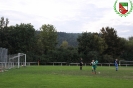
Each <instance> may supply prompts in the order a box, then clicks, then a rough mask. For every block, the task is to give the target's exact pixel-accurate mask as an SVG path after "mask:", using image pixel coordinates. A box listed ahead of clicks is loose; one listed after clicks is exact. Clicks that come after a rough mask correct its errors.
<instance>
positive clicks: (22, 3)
mask: <svg viewBox="0 0 133 88" xmlns="http://www.w3.org/2000/svg"><path fill="white" fill-rule="evenodd" d="M0 2H1V3H0V13H1V14H0V17H2V16H4V17H5V18H9V21H10V25H15V24H20V23H31V24H32V25H34V27H35V29H39V28H40V27H41V25H42V24H52V25H54V26H55V27H56V29H57V31H63V32H73V33H79V32H80V33H81V32H84V31H88V32H99V31H100V29H101V28H102V27H106V26H109V27H113V28H114V29H116V30H117V31H118V35H119V36H123V37H127V36H131V35H132V34H131V32H132V28H133V26H132V25H133V21H132V19H131V18H132V16H133V12H132V13H131V14H130V15H129V16H127V17H120V16H119V15H118V14H116V13H115V11H114V8H113V6H114V2H115V0H100V1H97V0H0Z"/></svg>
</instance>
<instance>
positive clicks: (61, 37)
mask: <svg viewBox="0 0 133 88" xmlns="http://www.w3.org/2000/svg"><path fill="white" fill-rule="evenodd" d="M39 33H40V31H36V34H39ZM57 35H58V37H57V42H58V44H57V47H59V46H60V45H61V44H62V42H63V41H67V42H68V45H69V46H72V47H77V46H78V42H77V38H78V36H79V35H81V33H66V32H57Z"/></svg>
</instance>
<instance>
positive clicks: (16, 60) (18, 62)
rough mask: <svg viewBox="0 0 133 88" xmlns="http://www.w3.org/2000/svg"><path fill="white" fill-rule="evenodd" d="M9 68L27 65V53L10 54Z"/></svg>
mask: <svg viewBox="0 0 133 88" xmlns="http://www.w3.org/2000/svg"><path fill="white" fill-rule="evenodd" d="M8 66H9V68H14V67H17V68H20V66H26V54H24V53H18V54H15V55H9V63H8Z"/></svg>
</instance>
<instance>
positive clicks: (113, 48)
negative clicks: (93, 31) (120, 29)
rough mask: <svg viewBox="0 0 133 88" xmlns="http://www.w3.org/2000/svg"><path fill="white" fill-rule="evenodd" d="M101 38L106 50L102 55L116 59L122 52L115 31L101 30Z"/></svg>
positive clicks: (109, 29)
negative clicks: (106, 46) (103, 40)
mask: <svg viewBox="0 0 133 88" xmlns="http://www.w3.org/2000/svg"><path fill="white" fill-rule="evenodd" d="M101 35H102V38H104V39H105V42H106V44H107V45H108V48H107V49H106V51H105V52H104V54H108V55H112V56H113V58H114V59H115V58H117V57H118V56H119V55H120V54H121V51H122V48H123V47H122V46H120V44H121V43H120V42H121V41H120V38H119V37H118V36H117V32H116V30H114V28H109V27H106V28H102V29H101Z"/></svg>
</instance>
